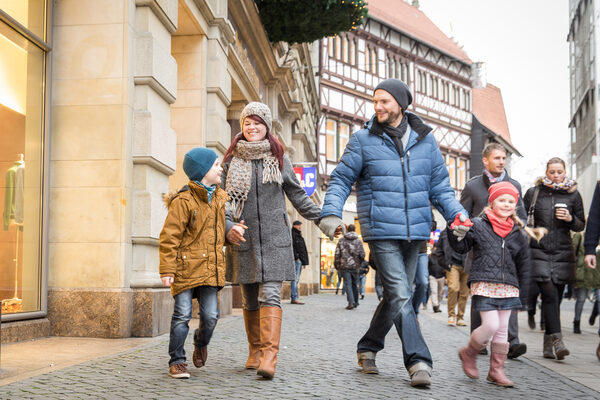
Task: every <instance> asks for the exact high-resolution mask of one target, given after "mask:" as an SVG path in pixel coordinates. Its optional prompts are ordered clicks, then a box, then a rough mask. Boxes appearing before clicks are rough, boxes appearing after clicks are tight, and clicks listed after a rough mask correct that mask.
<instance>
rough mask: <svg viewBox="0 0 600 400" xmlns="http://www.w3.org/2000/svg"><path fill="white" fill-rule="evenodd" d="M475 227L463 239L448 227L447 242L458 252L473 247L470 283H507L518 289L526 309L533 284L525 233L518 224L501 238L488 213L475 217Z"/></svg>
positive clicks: (464, 251) (463, 251) (466, 250)
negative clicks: (457, 237)
mask: <svg viewBox="0 0 600 400" xmlns="http://www.w3.org/2000/svg"><path fill="white" fill-rule="evenodd" d="M472 221H473V227H472V228H471V229H470V230H469V232H467V235H466V236H465V238H464V239H463V240H462V241H460V242H459V241H458V240H457V239H456V236H454V235H453V234H452V231H450V230H449V228H447V232H448V241H449V242H450V245H451V246H452V248H453V249H454V250H456V251H457V252H458V253H466V252H468V251H469V250H471V248H472V249H473V264H472V265H471V272H470V274H469V281H468V283H469V286H470V284H471V282H493V283H506V284H508V285H512V286H515V287H516V288H518V289H519V297H520V298H521V304H522V306H523V309H526V308H527V296H528V292H529V285H530V284H531V273H530V267H529V265H530V263H531V260H530V256H529V248H528V244H527V237H526V234H525V233H524V232H523V231H522V230H521V229H520V228H519V227H518V226H517V225H516V224H515V226H514V227H513V229H512V231H511V232H510V233H509V234H508V235H507V236H506V237H505V238H502V237H500V236H499V235H497V234H496V232H494V230H493V228H492V224H491V223H490V221H489V220H488V217H487V215H485V214H483V215H482V216H481V217H480V218H474V219H473V220H472Z"/></svg>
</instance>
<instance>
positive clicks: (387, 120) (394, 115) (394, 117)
mask: <svg viewBox="0 0 600 400" xmlns="http://www.w3.org/2000/svg"><path fill="white" fill-rule="evenodd" d="M401 118H402V111H398V112H394V111H388V113H387V116H386V117H383V118H379V116H377V121H378V122H379V123H380V124H388V125H391V124H393V123H394V122H395V121H398V120H400V119H401Z"/></svg>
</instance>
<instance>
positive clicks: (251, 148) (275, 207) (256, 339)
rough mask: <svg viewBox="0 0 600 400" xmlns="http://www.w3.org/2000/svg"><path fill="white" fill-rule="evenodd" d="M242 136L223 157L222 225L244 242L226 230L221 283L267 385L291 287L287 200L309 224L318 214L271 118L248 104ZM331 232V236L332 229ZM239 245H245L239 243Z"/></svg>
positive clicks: (292, 267) (250, 356)
mask: <svg viewBox="0 0 600 400" xmlns="http://www.w3.org/2000/svg"><path fill="white" fill-rule="evenodd" d="M240 126H241V129H242V132H241V133H239V134H238V135H237V136H236V137H235V138H234V139H233V141H232V142H231V145H230V146H229V149H227V152H226V153H225V156H224V165H223V167H224V171H223V176H222V181H223V186H224V188H225V190H226V191H227V194H228V195H229V197H230V200H229V203H228V205H227V212H226V218H227V225H228V227H229V226H232V225H234V224H235V223H236V222H237V221H245V224H246V225H247V226H248V230H247V232H246V235H245V237H244V236H241V235H240V234H239V232H237V231H236V230H231V231H229V233H230V234H231V238H229V237H228V240H229V241H230V242H232V243H236V242H241V244H240V246H239V247H235V246H229V247H228V248H227V280H228V281H229V282H232V283H233V284H239V285H240V288H241V292H242V307H243V310H244V311H243V313H244V323H245V327H246V334H247V337H248V348H249V354H248V361H247V362H246V368H247V369H257V374H258V375H261V376H262V377H264V378H267V379H271V378H273V376H274V375H275V367H276V365H277V353H278V352H279V342H280V336H281V317H282V313H281V286H282V282H283V281H293V280H295V279H296V270H295V268H296V267H295V263H294V251H293V248H292V235H291V233H290V223H289V221H288V217H287V212H286V197H287V199H288V200H290V202H291V204H292V206H293V207H294V208H295V209H296V210H297V211H298V212H299V213H300V215H302V217H304V218H305V219H307V220H309V221H315V222H316V221H317V220H318V219H319V214H320V211H321V210H320V209H319V207H317V206H316V205H315V203H314V202H313V201H312V200H311V199H310V198H309V197H308V196H307V195H306V192H305V191H304V189H303V188H302V186H300V182H298V178H297V177H296V174H295V173H294V169H293V168H292V163H291V162H290V160H289V158H288V157H287V155H285V154H284V148H283V145H282V144H281V143H280V142H279V140H277V138H276V137H275V135H273V134H272V133H271V130H272V117H271V110H270V109H269V107H268V106H267V105H266V104H262V103H258V102H252V103H249V104H248V105H247V106H246V107H244V109H243V110H242V113H241V116H240ZM334 230H335V228H334ZM242 239H244V240H242Z"/></svg>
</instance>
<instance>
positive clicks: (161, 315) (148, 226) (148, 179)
mask: <svg viewBox="0 0 600 400" xmlns="http://www.w3.org/2000/svg"><path fill="white" fill-rule="evenodd" d="M136 5H137V7H136V9H135V32H136V33H135V35H136V39H135V52H134V54H132V56H133V57H134V58H133V60H132V61H133V65H134V67H133V75H134V83H135V91H134V112H133V143H132V161H133V204H132V207H133V215H132V232H131V241H132V263H131V282H130V286H131V288H132V289H133V325H132V332H131V334H132V336H155V335H159V334H162V333H165V332H168V330H169V320H170V316H171V313H172V305H173V299H172V296H171V293H170V290H169V289H166V288H163V286H162V283H161V281H160V276H159V272H158V266H159V265H158V264H159V256H158V237H159V235H160V231H161V229H162V225H163V222H164V220H165V217H166V213H167V209H166V207H165V205H164V203H163V199H162V195H163V194H164V193H167V192H168V191H169V176H170V175H172V174H173V172H174V170H175V150H176V148H175V146H176V142H177V139H176V137H175V132H174V131H173V129H171V111H170V105H171V104H172V103H174V102H175V98H176V96H177V64H176V62H175V59H174V58H173V57H172V56H171V34H172V33H174V32H175V30H176V26H177V0H169V1H161V2H159V1H144V0H138V1H137V2H136Z"/></svg>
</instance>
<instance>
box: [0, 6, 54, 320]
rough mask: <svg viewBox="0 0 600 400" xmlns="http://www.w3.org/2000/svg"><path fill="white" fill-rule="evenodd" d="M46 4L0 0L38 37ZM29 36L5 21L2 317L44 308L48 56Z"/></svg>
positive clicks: (0, 73)
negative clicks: (43, 254) (45, 127)
mask: <svg viewBox="0 0 600 400" xmlns="http://www.w3.org/2000/svg"><path fill="white" fill-rule="evenodd" d="M44 4H45V3H44V2H41V1H29V2H27V1H19V2H17V1H13V2H6V1H1V2H0V7H1V8H2V9H3V11H5V12H7V13H9V14H10V15H11V16H12V17H13V18H14V19H15V20H17V21H18V22H20V23H21V24H23V25H24V26H26V27H27V28H29V29H30V30H31V32H32V33H35V34H36V36H38V37H45V35H44V28H43V26H44V24H43V20H44V15H45V14H44V13H45V9H44ZM5 5H6V7H5ZM40 7H41V8H40ZM39 13H41V14H39ZM38 14H39V18H38ZM24 34H25V36H24V35H22V34H20V33H17V32H16V31H14V30H13V29H12V28H10V27H9V26H8V25H6V24H5V23H4V22H0V88H1V90H0V126H1V128H0V132H1V134H0V173H1V175H0V176H1V178H0V199H1V203H0V204H2V207H3V210H2V228H1V229H0V300H1V301H2V314H3V316H4V315H7V314H13V313H27V312H32V311H39V310H41V296H42V293H41V287H42V281H41V271H42V264H41V259H42V257H41V232H42V227H41V223H42V215H41V210H42V202H41V199H42V180H43V157H42V149H43V147H44V146H43V143H44V98H45V82H44V77H45V60H46V54H45V52H44V51H43V50H41V49H40V48H39V47H37V46H35V45H33V43H32V41H31V40H30V39H29V38H33V36H32V35H31V33H30V32H29V31H27V30H25V33H24Z"/></svg>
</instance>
